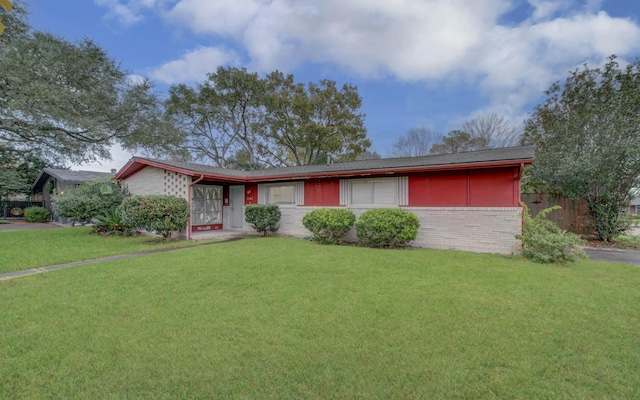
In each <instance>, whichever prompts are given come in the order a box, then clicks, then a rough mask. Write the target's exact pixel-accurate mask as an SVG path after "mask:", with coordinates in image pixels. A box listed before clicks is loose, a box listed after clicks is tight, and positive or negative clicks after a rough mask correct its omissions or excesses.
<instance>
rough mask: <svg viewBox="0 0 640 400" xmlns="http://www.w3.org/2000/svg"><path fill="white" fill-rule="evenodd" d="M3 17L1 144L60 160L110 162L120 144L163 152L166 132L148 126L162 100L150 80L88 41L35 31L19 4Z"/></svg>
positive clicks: (2, 12)
mask: <svg viewBox="0 0 640 400" xmlns="http://www.w3.org/2000/svg"><path fill="white" fill-rule="evenodd" d="M0 14H2V15H1V17H2V20H3V22H4V23H5V25H6V27H7V28H6V30H5V33H4V34H3V35H2V36H0V149H5V150H18V151H24V150H30V151H34V152H37V153H39V155H40V156H41V157H43V158H46V159H48V160H54V161H56V162H58V163H60V164H64V163H66V162H68V161H71V162H85V161H92V160H96V159H108V158H110V153H109V149H110V147H111V145H113V144H114V143H115V142H119V143H121V144H122V145H123V147H125V148H127V149H137V148H140V147H143V148H149V149H154V148H156V147H159V148H161V149H164V148H163V147H162V145H163V144H164V143H165V141H166V140H167V139H168V138H167V137H166V135H164V134H166V131H165V132H163V131H160V130H156V129H151V130H150V129H149V128H150V127H152V125H150V121H152V122H153V121H154V120H153V119H152V118H150V116H151V115H155V116H157V115H158V111H159V108H158V107H159V105H160V103H159V102H158V100H157V97H156V96H155V94H154V93H153V92H152V86H151V84H150V83H149V82H147V81H145V80H142V81H139V80H138V81H134V80H131V79H130V78H129V77H128V75H127V73H126V71H123V70H122V69H121V68H120V67H119V66H118V64H117V63H116V62H115V61H114V60H113V59H111V58H110V57H109V56H108V54H106V53H105V51H104V50H102V49H101V48H100V47H99V46H98V45H97V44H95V43H94V42H93V41H91V40H90V39H87V38H85V39H83V40H81V41H79V42H77V43H71V42H69V41H66V40H65V39H62V38H60V37H58V36H55V35H53V34H51V33H44V32H39V31H35V30H32V29H30V28H29V25H28V21H27V19H26V11H25V8H24V7H23V5H22V4H21V3H17V4H16V5H15V7H14V9H13V10H12V12H10V13H7V12H6V11H4V10H3V9H2V8H0ZM169 138H170V139H173V137H169Z"/></svg>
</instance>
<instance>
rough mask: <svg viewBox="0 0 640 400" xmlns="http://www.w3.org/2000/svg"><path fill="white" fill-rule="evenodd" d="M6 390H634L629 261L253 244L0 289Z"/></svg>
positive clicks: (445, 393)
mask: <svg viewBox="0 0 640 400" xmlns="http://www.w3.org/2000/svg"><path fill="white" fill-rule="evenodd" d="M0 304H2V307H0V321H1V322H0V323H1V325H2V329H1V331H0V332H1V334H0V398H7V399H9V398H82V399H84V398H130V399H134V398H153V399H162V398H172V399H173V398H184V399H192V398H213V399H221V398H240V399H257V398H277V399H301V398H312V399H348V398H362V399H370V398H381V399H387V398H394V399H395V398H398V399H399V398H417V399H437V398H447V399H448V398H500V399H518V398H521V399H604V398H616V399H624V398H628V399H631V398H638V397H640V374H638V371H639V370H640V329H639V327H640V268H638V267H633V266H627V265H621V264H606V263H598V262H590V261H585V262H580V263H577V264H573V265H569V266H562V267H558V266H545V265H537V264H532V263H529V262H527V261H524V260H521V259H517V258H516V259H513V258H509V257H502V256H496V255H481V254H471V253H464V252H450V251H435V250H423V249H410V250H400V251H393V250H371V249H365V248H358V247H353V246H340V247H336V246H319V245H315V244H313V243H309V242H307V241H303V240H298V239H291V238H256V239H245V240H241V241H237V242H228V243H221V244H217V245H214V246H204V247H196V248H191V249H181V250H176V251H173V252H169V253H162V254H155V255H148V256H144V257H138V258H133V259H128V260H120V261H111V262H107V263H100V264H92V265H87V266H82V267H76V268H70V269H64V270H59V271H55V272H52V273H44V274H39V275H34V276H30V277H25V278H20V279H14V280H10V281H3V282H0Z"/></svg>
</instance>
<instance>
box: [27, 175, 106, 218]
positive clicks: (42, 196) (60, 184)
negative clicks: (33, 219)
mask: <svg viewBox="0 0 640 400" xmlns="http://www.w3.org/2000/svg"><path fill="white" fill-rule="evenodd" d="M115 172H116V170H111V172H96V171H71V170H68V169H57V168H44V169H43V170H42V172H40V175H38V177H37V178H36V181H35V182H34V183H33V185H32V186H31V192H32V193H33V194H32V196H31V199H32V200H37V201H42V202H43V207H45V208H46V209H48V210H49V211H51V196H53V195H55V194H61V193H63V192H64V191H65V190H67V189H69V188H72V187H75V186H78V185H80V184H83V183H85V182H87V181H91V180H94V179H111V178H113V174H115Z"/></svg>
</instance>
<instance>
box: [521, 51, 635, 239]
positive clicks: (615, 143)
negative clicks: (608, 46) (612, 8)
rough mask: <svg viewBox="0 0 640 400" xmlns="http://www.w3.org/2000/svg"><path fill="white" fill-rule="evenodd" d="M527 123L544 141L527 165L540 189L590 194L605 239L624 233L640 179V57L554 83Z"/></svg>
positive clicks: (535, 139) (527, 138) (528, 133)
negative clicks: (625, 218) (625, 216)
mask: <svg viewBox="0 0 640 400" xmlns="http://www.w3.org/2000/svg"><path fill="white" fill-rule="evenodd" d="M546 94H547V96H548V97H547V100H546V101H545V102H544V103H543V104H541V105H539V106H538V107H536V109H535V110H534V112H533V114H532V116H531V118H530V119H528V120H527V121H526V124H525V135H524V142H525V143H534V144H536V145H537V152H536V161H535V162H534V164H533V165H532V166H531V168H529V170H528V171H527V175H528V179H529V185H530V186H531V187H532V188H534V189H535V190H537V191H540V192H546V193H551V194H556V195H563V196H567V197H569V198H572V199H585V200H586V202H587V207H588V213H589V215H590V217H591V219H592V223H593V228H594V229H595V231H596V233H597V235H598V237H599V238H600V239H601V240H604V241H610V240H611V239H612V238H614V237H615V236H616V235H618V234H619V233H621V232H622V231H624V228H625V225H624V224H623V223H622V221H621V219H620V216H621V213H622V211H623V210H624V208H625V207H626V205H627V204H628V203H629V201H630V200H631V196H632V189H633V188H637V187H639V185H640V62H637V61H636V62H634V63H632V64H629V65H627V66H626V67H621V66H620V65H619V64H618V62H617V61H616V57H615V56H610V57H609V60H608V62H607V63H606V64H605V65H604V66H603V67H601V68H589V67H588V66H587V65H585V66H584V67H583V68H581V69H576V70H574V71H572V72H571V73H570V74H569V77H568V78H567V79H566V81H565V82H564V83H562V84H561V83H558V82H556V83H554V84H553V85H552V86H551V87H550V88H549V90H547V92H546Z"/></svg>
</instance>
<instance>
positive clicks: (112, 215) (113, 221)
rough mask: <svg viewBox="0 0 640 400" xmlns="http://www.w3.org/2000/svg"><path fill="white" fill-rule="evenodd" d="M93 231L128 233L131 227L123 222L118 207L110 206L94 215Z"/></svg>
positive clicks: (100, 232)
mask: <svg viewBox="0 0 640 400" xmlns="http://www.w3.org/2000/svg"><path fill="white" fill-rule="evenodd" d="M93 232H94V233H99V234H101V235H111V234H116V235H129V234H131V229H130V228H129V227H128V226H127V225H126V224H125V223H124V220H123V218H122V213H121V212H120V208H119V207H112V208H111V209H110V210H107V211H105V212H104V214H102V215H98V216H96V217H95V223H94V225H93Z"/></svg>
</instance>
